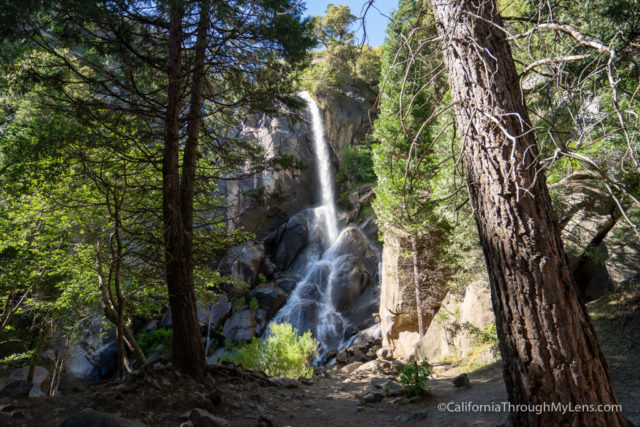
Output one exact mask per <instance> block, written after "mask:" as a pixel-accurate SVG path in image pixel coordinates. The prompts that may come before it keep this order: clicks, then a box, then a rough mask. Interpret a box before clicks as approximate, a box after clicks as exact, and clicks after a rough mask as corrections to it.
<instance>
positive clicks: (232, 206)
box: [219, 110, 315, 238]
mask: <svg viewBox="0 0 640 427" xmlns="http://www.w3.org/2000/svg"><path fill="white" fill-rule="evenodd" d="M282 113H283V114H282V115H271V116H269V115H266V114H257V115H255V116H254V117H251V118H249V119H247V120H246V121H245V122H244V123H242V125H241V128H240V136H241V137H242V138H247V139H250V140H257V141H258V143H259V144H260V145H261V146H262V148H263V150H264V153H265V156H266V157H267V158H269V159H271V158H274V157H275V156H277V155H290V156H293V157H294V158H295V159H297V160H299V161H300V162H301V163H302V164H304V165H308V166H311V165H313V164H314V162H315V158H314V154H313V148H312V142H311V141H312V134H313V133H312V129H311V125H310V123H309V121H308V120H297V121H295V120H291V119H290V118H289V117H287V116H285V114H286V113H287V112H286V111H283V112H282ZM300 113H301V114H302V115H303V116H305V117H306V115H307V112H306V110H301V111H300ZM314 182H315V170H314V168H313V167H307V168H304V169H303V170H300V171H293V170H290V169H283V170H266V171H264V172H262V173H258V174H254V173H250V174H249V176H247V177H246V178H244V179H240V180H225V181H222V182H220V183H219V185H220V190H221V192H222V193H223V194H224V195H225V196H226V203H225V205H226V206H228V207H227V208H226V216H227V218H230V219H232V223H233V228H238V227H244V228H245V229H246V230H248V231H251V232H254V233H255V234H256V236H257V238H262V237H264V236H266V235H267V234H268V233H269V232H270V231H271V230H273V229H276V228H277V227H279V226H280V225H282V224H283V223H284V222H285V221H286V220H287V218H288V217H289V216H291V215H293V214H295V213H296V212H299V211H300V210H301V209H304V208H305V207H307V206H310V205H311V204H313V201H314V200H313V199H314V192H312V191H309V188H312V187H313V185H314Z"/></svg>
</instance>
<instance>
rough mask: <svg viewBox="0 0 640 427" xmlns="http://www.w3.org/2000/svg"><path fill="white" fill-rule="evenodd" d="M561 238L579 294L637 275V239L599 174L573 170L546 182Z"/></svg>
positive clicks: (593, 293)
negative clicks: (548, 184)
mask: <svg viewBox="0 0 640 427" xmlns="http://www.w3.org/2000/svg"><path fill="white" fill-rule="evenodd" d="M550 189H551V194H552V195H553V196H554V200H555V202H556V203H555V204H554V208H555V210H556V216H557V218H558V221H559V224H560V227H561V228H562V240H563V243H564V247H565V249H566V251H567V255H568V257H569V261H570V264H571V267H572V269H573V272H574V277H575V279H576V282H577V284H578V287H579V288H580V290H581V292H582V296H583V298H585V299H586V300H591V299H595V298H598V297H600V296H602V295H604V294H605V293H606V292H608V291H609V290H611V289H612V288H615V287H617V286H620V285H621V284H623V283H627V282H630V281H634V280H638V278H640V258H639V257H638V255H639V254H640V239H639V238H638V236H637V235H636V234H635V232H634V231H633V229H631V227H629V226H628V225H627V224H626V223H625V222H624V221H623V220H622V219H619V217H620V214H619V212H618V208H617V205H616V203H615V201H614V200H613V199H612V198H611V196H610V195H609V193H608V191H607V190H606V188H605V187H604V186H603V184H602V183H601V181H600V179H599V178H598V177H595V176H593V175H591V174H589V173H584V172H578V173H575V174H573V175H570V176H568V177H567V178H565V179H563V180H562V181H560V182H559V183H557V184H555V185H553V186H551V188H550Z"/></svg>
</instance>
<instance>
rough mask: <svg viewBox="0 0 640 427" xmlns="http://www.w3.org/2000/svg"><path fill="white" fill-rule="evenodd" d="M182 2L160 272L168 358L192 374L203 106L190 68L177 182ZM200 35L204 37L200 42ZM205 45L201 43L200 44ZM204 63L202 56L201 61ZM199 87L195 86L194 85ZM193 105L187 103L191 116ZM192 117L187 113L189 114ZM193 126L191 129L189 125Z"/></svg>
mask: <svg viewBox="0 0 640 427" xmlns="http://www.w3.org/2000/svg"><path fill="white" fill-rule="evenodd" d="M206 10H208V5H206V2H202V3H201V16H200V18H201V19H200V24H199V26H198V35H197V40H196V60H195V62H196V64H199V63H200V56H202V58H204V55H205V53H206V52H205V50H206V29H207V27H206V26H205V30H204V34H202V32H201V27H202V26H203V25H208V23H207V22H204V23H203V21H204V20H206V16H208V15H207V12H206ZM183 15H184V9H183V5H182V4H180V2H172V3H171V6H170V28H169V64H168V69H167V78H168V91H167V93H168V96H167V111H166V116H165V141H164V143H165V145H164V153H163V167H162V177H163V182H162V187H163V200H162V201H163V221H164V241H165V270H166V279H167V288H168V290H169V304H170V306H171V316H172V320H173V359H174V363H175V365H176V367H177V368H178V369H180V370H181V371H183V372H185V373H188V374H190V375H192V376H194V377H199V376H201V375H202V374H203V372H204V365H205V357H204V346H203V344H202V335H201V333H200V324H199V322H198V316H197V312H196V299H195V294H194V287H193V255H192V229H193V224H192V222H193V194H194V190H193V185H194V182H193V181H194V175H195V165H196V156H197V139H198V134H199V117H200V114H201V110H200V108H201V106H202V84H203V78H202V77H201V76H199V75H198V73H199V72H202V68H203V65H202V66H200V67H198V65H196V66H195V71H194V80H193V84H192V103H193V98H194V97H195V98H196V100H197V101H198V100H199V104H200V106H199V107H196V108H197V112H196V116H197V120H196V122H195V123H191V121H190V122H189V124H188V129H187V141H186V143H185V153H184V158H183V165H182V166H183V176H182V183H181V179H180V166H179V165H180V162H179V160H180V159H179V155H180V98H181V95H180V93H181V82H182V81H183V80H182V77H183V76H182V65H181V63H182V53H181V46H182V42H183V31H182V19H183ZM202 37H205V41H201V39H202ZM203 43H204V45H203ZM202 64H204V59H202ZM198 86H199V88H198ZM194 93H195V94H194ZM193 109H194V106H193V104H192V105H191V109H190V116H192V114H193ZM189 118H191V117H189ZM194 127H195V128H194Z"/></svg>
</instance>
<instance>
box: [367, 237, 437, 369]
mask: <svg viewBox="0 0 640 427" xmlns="http://www.w3.org/2000/svg"><path fill="white" fill-rule="evenodd" d="M410 248H411V244H410V240H409V238H408V236H405V235H398V233H385V237H384V249H383V251H382V282H381V290H380V292H381V296H380V310H379V312H380V318H381V323H382V346H383V347H384V348H389V349H390V350H391V351H392V352H393V355H394V357H397V358H402V357H407V356H411V355H412V354H413V352H414V349H415V346H416V344H417V343H418V340H419V339H420V334H419V332H418V315H417V313H416V310H415V307H414V305H413V304H414V303H413V302H412V301H411V298H410V295H409V294H410V293H408V292H407V289H406V288H407V287H408V286H410V284H411V283H412V281H413V278H412V277H413V276H412V272H411V271H412V270H410V269H409V267H410V265H409V264H410V263H408V262H407V259H406V258H405V257H403V252H404V251H407V250H409V249H410ZM411 268H412V267H411ZM445 294H446V291H445V287H444V284H443V283H436V284H434V285H433V287H432V291H431V292H430V295H431V298H430V300H429V301H426V304H428V307H427V309H425V310H424V311H423V318H422V321H423V324H424V327H425V328H428V327H429V325H430V324H431V319H432V318H433V315H434V314H435V312H436V311H437V310H438V308H439V307H440V303H441V302H442V299H443V298H444V296H445Z"/></svg>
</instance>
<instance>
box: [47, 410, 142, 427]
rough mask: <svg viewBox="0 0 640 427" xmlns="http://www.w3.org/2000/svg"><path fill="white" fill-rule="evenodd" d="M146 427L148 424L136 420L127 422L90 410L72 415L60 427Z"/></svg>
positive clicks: (123, 419) (114, 416)
mask: <svg viewBox="0 0 640 427" xmlns="http://www.w3.org/2000/svg"><path fill="white" fill-rule="evenodd" d="M87 426H95V427H144V426H146V424H143V423H141V422H140V421H136V420H127V419H125V418H121V417H118V416H116V415H111V414H107V413H104V412H99V411H96V410H93V409H90V408H87V409H83V410H82V411H80V412H78V413H76V414H73V415H71V416H70V417H68V418H67V419H65V420H64V421H63V422H62V424H60V427H87Z"/></svg>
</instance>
